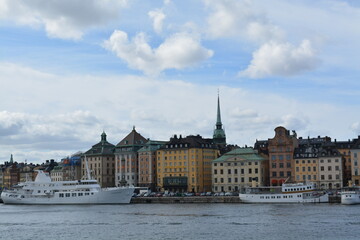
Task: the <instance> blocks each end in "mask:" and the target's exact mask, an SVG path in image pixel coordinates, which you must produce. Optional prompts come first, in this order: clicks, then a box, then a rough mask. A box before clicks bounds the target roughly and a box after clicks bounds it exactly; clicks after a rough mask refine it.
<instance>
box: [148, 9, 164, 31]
mask: <svg viewBox="0 0 360 240" xmlns="http://www.w3.org/2000/svg"><path fill="white" fill-rule="evenodd" d="M148 15H149V17H150V18H151V19H152V20H153V27H154V31H155V32H156V33H158V34H160V33H161V32H162V28H163V21H164V19H165V18H166V15H165V14H164V13H163V11H162V10H161V9H156V10H153V11H150V12H149V13H148Z"/></svg>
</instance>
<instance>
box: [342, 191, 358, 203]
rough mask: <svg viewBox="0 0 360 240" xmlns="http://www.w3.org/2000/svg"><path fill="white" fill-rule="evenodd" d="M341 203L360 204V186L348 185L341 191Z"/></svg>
mask: <svg viewBox="0 0 360 240" xmlns="http://www.w3.org/2000/svg"><path fill="white" fill-rule="evenodd" d="M341 204H344V205H353V204H360V188H359V187H348V188H344V189H343V190H342V191H341Z"/></svg>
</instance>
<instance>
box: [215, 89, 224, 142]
mask: <svg viewBox="0 0 360 240" xmlns="http://www.w3.org/2000/svg"><path fill="white" fill-rule="evenodd" d="M213 141H214V143H215V144H218V145H226V135H225V131H224V129H223V128H222V122H221V113H220V95H219V93H218V101H217V115H216V125H215V129H214V135H213Z"/></svg>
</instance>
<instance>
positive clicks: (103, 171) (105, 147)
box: [81, 132, 115, 187]
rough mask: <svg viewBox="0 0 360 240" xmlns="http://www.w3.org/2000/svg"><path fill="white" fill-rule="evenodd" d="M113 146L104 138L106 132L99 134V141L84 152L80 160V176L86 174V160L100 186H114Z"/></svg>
mask: <svg viewBox="0 0 360 240" xmlns="http://www.w3.org/2000/svg"><path fill="white" fill-rule="evenodd" d="M114 148H115V146H114V145H113V144H111V143H109V142H108V141H107V140H106V134H105V132H103V133H102V134H101V141H100V142H99V143H97V144H95V145H93V146H92V148H91V149H89V150H88V151H86V152H85V154H84V156H83V158H82V160H81V172H82V176H86V175H87V173H86V161H85V158H86V160H87V164H88V167H89V169H90V171H91V175H92V177H93V178H95V179H96V180H97V181H98V183H99V184H100V186H101V187H114V186H115V156H114Z"/></svg>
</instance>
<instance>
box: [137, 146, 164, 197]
mask: <svg viewBox="0 0 360 240" xmlns="http://www.w3.org/2000/svg"><path fill="white" fill-rule="evenodd" d="M165 143H166V142H163V141H153V140H149V141H148V142H147V143H146V144H145V146H144V147H142V148H140V149H139V150H138V156H139V173H138V175H139V183H138V186H139V187H147V188H149V189H150V190H151V191H153V192H155V191H157V189H156V180H157V171H156V170H157V167H156V165H157V164H156V163H157V161H156V153H157V150H158V149H159V148H160V147H161V146H163V145H164V144H165Z"/></svg>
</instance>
